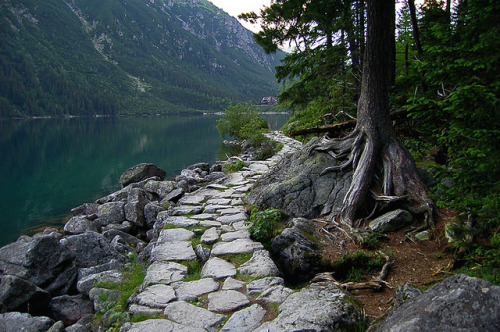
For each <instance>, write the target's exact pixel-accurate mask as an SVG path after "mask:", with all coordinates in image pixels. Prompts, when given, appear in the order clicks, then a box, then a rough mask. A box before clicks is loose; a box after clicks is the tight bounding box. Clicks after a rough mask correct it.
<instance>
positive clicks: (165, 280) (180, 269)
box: [142, 262, 188, 287]
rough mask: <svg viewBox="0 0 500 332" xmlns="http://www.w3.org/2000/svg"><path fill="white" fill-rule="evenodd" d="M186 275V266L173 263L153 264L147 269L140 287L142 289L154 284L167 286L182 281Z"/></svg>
mask: <svg viewBox="0 0 500 332" xmlns="http://www.w3.org/2000/svg"><path fill="white" fill-rule="evenodd" d="M187 273H188V268H187V266H184V265H182V264H179V263H174V262H154V263H153V264H151V265H150V266H149V267H148V270H147V272H146V277H145V278H144V281H143V283H142V285H143V286H144V287H147V286H150V285H155V284H164V285H169V284H171V283H173V282H177V281H181V280H183V279H184V278H186V276H187Z"/></svg>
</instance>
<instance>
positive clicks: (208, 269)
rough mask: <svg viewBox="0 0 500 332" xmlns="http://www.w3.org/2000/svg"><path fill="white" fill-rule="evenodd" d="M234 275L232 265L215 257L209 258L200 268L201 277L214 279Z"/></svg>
mask: <svg viewBox="0 0 500 332" xmlns="http://www.w3.org/2000/svg"><path fill="white" fill-rule="evenodd" d="M235 275H236V268H235V267H234V265H233V264H231V263H229V262H227V261H225V260H223V259H220V258H217V257H212V258H210V259H209V260H208V261H207V262H206V263H205V265H203V268H202V270H201V276H202V277H213V278H215V279H222V278H226V277H234V276H235Z"/></svg>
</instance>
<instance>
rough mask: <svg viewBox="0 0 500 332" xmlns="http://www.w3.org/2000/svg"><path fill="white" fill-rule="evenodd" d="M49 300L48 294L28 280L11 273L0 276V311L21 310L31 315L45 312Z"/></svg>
mask: <svg viewBox="0 0 500 332" xmlns="http://www.w3.org/2000/svg"><path fill="white" fill-rule="evenodd" d="M49 301H50V294H49V293H48V292H46V291H44V290H43V289H41V288H39V287H37V286H36V285H34V284H32V283H31V282H29V281H26V280H24V279H21V278H18V277H16V276H12V275H4V276H2V277H1V278H0V313H3V312H8V311H22V312H29V313H30V314H33V315H41V314H46V313H47V305H48V303H49Z"/></svg>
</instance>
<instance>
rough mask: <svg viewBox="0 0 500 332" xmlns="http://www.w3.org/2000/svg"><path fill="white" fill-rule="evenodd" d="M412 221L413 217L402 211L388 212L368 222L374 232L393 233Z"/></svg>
mask: <svg viewBox="0 0 500 332" xmlns="http://www.w3.org/2000/svg"><path fill="white" fill-rule="evenodd" d="M412 221H413V215H412V214H411V213H410V212H408V211H406V210H402V209H398V210H395V211H391V212H388V213H386V214H384V215H382V216H380V217H378V218H376V219H374V220H372V221H370V224H369V226H370V228H371V229H372V230H373V231H375V232H381V233H384V232H394V231H397V230H399V229H401V228H403V227H405V226H407V225H409V224H411V223H412Z"/></svg>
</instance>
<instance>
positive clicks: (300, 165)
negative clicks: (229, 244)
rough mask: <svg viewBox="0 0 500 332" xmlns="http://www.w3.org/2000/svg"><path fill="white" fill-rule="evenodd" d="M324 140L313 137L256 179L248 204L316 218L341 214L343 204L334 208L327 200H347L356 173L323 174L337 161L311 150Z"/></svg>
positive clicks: (297, 215)
mask: <svg viewBox="0 0 500 332" xmlns="http://www.w3.org/2000/svg"><path fill="white" fill-rule="evenodd" d="M320 140H321V139H320V138H313V139H312V140H311V141H310V142H309V143H308V144H307V145H305V146H304V148H303V149H302V150H299V151H297V152H295V153H293V154H290V155H288V156H287V157H284V158H282V159H281V160H280V161H279V162H278V163H277V164H276V165H275V166H274V167H273V168H272V169H271V170H270V171H269V172H268V173H266V174H264V175H263V176H262V177H261V178H260V179H258V180H257V181H256V183H255V184H254V186H253V187H252V191H251V192H250V194H249V195H248V197H247V201H248V203H250V204H254V205H257V206H259V207H260V208H262V209H266V208H269V207H274V208H277V209H281V210H283V211H284V212H285V213H286V214H288V215H289V216H292V217H306V218H314V217H317V216H319V215H326V214H336V213H338V212H339V211H340V209H341V208H342V206H340V205H339V206H333V209H330V208H329V207H328V206H329V205H330V204H327V203H331V202H334V201H336V202H342V201H343V198H344V197H345V195H346V193H347V190H348V189H349V185H350V181H351V178H352V172H350V171H348V172H345V173H343V174H342V175H340V174H338V173H336V172H328V173H326V174H321V172H322V171H323V170H324V169H325V168H327V167H330V166H333V165H335V163H336V161H335V160H334V159H333V157H331V156H330V155H328V153H325V152H320V151H316V150H312V151H311V152H309V151H310V149H311V148H312V147H313V145H315V144H317V143H318V142H319V141H320ZM325 205H326V207H325Z"/></svg>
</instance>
